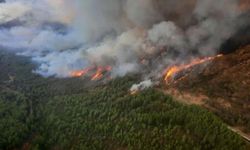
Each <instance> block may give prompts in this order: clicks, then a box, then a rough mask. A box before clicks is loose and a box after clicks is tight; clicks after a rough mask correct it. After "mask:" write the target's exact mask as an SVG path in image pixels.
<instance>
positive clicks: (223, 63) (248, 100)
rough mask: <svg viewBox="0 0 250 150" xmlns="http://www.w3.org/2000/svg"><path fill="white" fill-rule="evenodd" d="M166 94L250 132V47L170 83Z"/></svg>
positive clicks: (197, 67) (195, 69) (199, 66)
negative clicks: (201, 108)
mask: <svg viewBox="0 0 250 150" xmlns="http://www.w3.org/2000/svg"><path fill="white" fill-rule="evenodd" d="M166 89H167V90H166V92H167V93H169V94H172V95H175V97H178V98H179V99H181V100H182V101H183V102H186V103H191V104H198V105H202V106H204V107H206V108H207V109H209V110H211V111H212V112H214V113H215V114H217V115H218V116H220V117H221V118H222V119H223V120H224V121H226V122H227V123H229V124H230V125H231V126H233V127H235V128H237V129H239V130H241V131H243V132H245V133H247V134H248V133H249V131H250V113H249V112H250V46H246V47H243V48H240V49H238V50H237V51H235V52H233V53H230V54H228V55H224V56H223V57H219V58H216V59H215V60H213V62H211V63H209V64H201V65H196V66H194V67H192V68H189V69H188V70H186V71H185V76H183V77H182V78H180V79H178V80H177V81H175V82H172V83H169V84H168V85H167V87H166ZM249 135H250V134H249ZM249 137H250V136H249Z"/></svg>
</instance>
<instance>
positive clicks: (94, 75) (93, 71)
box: [70, 66, 112, 81]
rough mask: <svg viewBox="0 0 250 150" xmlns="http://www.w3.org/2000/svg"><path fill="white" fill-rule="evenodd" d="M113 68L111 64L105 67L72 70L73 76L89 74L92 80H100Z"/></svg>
mask: <svg viewBox="0 0 250 150" xmlns="http://www.w3.org/2000/svg"><path fill="white" fill-rule="evenodd" d="M111 70H112V67H111V66H105V67H101V66H99V67H87V68H85V69H83V70H77V71H73V72H71V74H70V75H71V76H72V77H83V76H89V77H90V79H91V81H95V80H100V79H102V78H103V77H104V75H105V74H106V73H108V72H110V71H111Z"/></svg>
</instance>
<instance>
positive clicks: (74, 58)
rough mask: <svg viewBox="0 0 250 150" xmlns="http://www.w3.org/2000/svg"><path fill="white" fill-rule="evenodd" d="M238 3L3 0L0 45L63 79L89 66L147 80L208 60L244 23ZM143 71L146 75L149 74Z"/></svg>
mask: <svg viewBox="0 0 250 150" xmlns="http://www.w3.org/2000/svg"><path fill="white" fill-rule="evenodd" d="M248 6H249V5H248V4H247V1H244V0H220V1H218V0H188V1H185V2H183V1H182V0H84V1H82V0H72V1H68V0H29V1H27V0H6V1H5V2H3V3H0V44H1V46H3V47H6V48H8V49H12V50H13V51H16V52H17V53H18V54H22V55H27V56H30V57H31V58H32V60H33V61H34V62H36V63H38V64H39V68H37V69H36V70H35V72H36V73H39V74H42V75H44V76H57V77H68V76H70V73H71V72H72V71H75V70H79V69H84V68H86V67H88V66H92V65H96V66H104V65H110V66H112V68H113V70H112V72H111V75H112V76H113V77H115V76H123V75H126V74H127V73H130V72H142V71H145V69H148V70H150V73H149V74H147V75H148V76H155V74H154V72H157V71H158V70H162V69H163V68H164V67H166V66H168V65H171V64H173V63H182V62H183V61H185V59H187V58H189V57H194V56H206V55H214V54H216V53H217V52H218V49H219V48H220V46H221V44H222V43H223V42H224V41H225V40H227V39H229V38H230V37H231V36H232V35H234V34H235V33H236V32H237V31H238V30H240V29H241V28H242V27H243V26H245V25H246V24H249V22H248V19H247V18H246V17H241V15H242V14H245V13H247V12H248V10H249V7H248ZM149 68H150V69H149Z"/></svg>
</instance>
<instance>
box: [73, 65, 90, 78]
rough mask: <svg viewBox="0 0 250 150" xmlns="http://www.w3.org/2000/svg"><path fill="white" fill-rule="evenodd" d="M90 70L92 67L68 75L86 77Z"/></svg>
mask: <svg viewBox="0 0 250 150" xmlns="http://www.w3.org/2000/svg"><path fill="white" fill-rule="evenodd" d="M92 69H93V67H88V68H85V69H83V70H77V71H73V72H71V73H70V75H71V76H72V77H82V76H84V75H86V74H87V73H88V72H89V71H90V70H92Z"/></svg>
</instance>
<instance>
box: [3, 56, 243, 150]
mask: <svg viewBox="0 0 250 150" xmlns="http://www.w3.org/2000/svg"><path fill="white" fill-rule="evenodd" d="M33 68H34V65H32V64H31V63H30V62H29V61H28V59H27V58H24V57H19V56H14V55H12V54H10V53H5V52H0V69H1V73H0V116H1V117H0V149H25V150H28V149H59V150H60V149H65V150H68V149H90V150H93V149H108V150H110V149H115V150H116V149H156V150H158V149H197V150H198V149H201V150H211V149H225V150H230V149H232V150H235V149H237V150H240V149H244V148H245V143H244V142H243V141H242V139H241V138H240V137H239V136H238V135H236V134H234V133H233V132H231V131H230V130H228V129H227V127H226V125H224V124H223V123H222V121H221V120H220V119H218V118H217V117H216V116H214V115H213V114H212V113H210V112H208V111H206V110H203V109H201V108H199V107H198V106H193V105H184V104H180V103H178V102H176V101H174V100H173V99H172V98H171V97H170V96H166V95H164V94H163V93H161V92H159V91H157V90H155V89H148V90H145V91H143V92H141V93H139V94H136V95H130V94H129V92H128V90H129V88H130V87H131V85H132V84H133V83H135V82H136V81H137V77H136V76H135V75H130V76H127V77H123V78H117V79H114V80H111V81H110V82H108V83H105V84H103V83H91V82H88V81H86V80H84V79H81V78H68V79H56V78H43V77H41V76H38V75H35V74H33V73H31V72H32V69H33Z"/></svg>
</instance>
